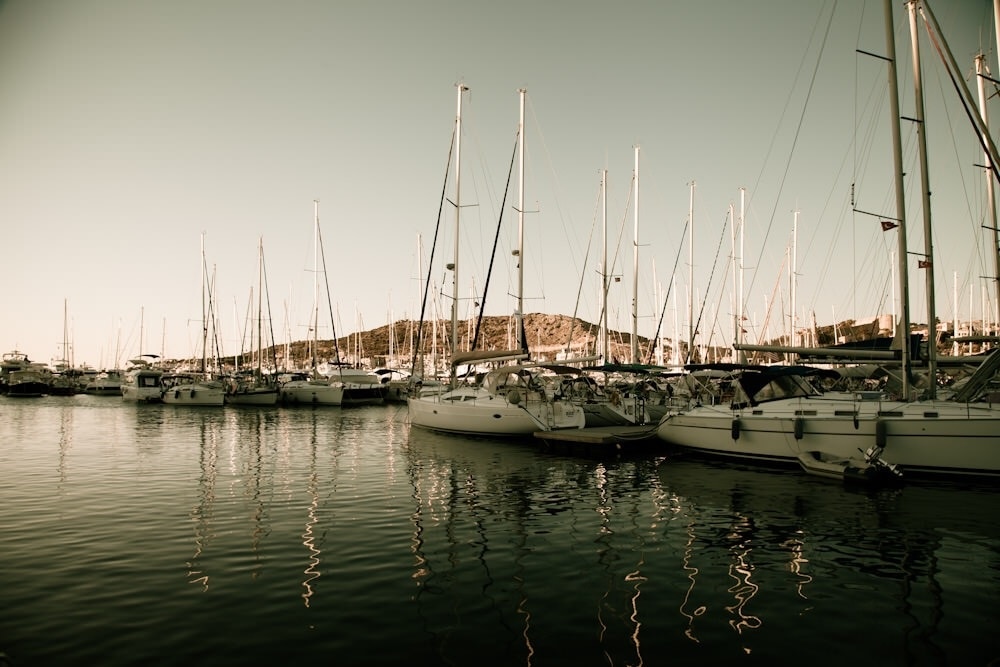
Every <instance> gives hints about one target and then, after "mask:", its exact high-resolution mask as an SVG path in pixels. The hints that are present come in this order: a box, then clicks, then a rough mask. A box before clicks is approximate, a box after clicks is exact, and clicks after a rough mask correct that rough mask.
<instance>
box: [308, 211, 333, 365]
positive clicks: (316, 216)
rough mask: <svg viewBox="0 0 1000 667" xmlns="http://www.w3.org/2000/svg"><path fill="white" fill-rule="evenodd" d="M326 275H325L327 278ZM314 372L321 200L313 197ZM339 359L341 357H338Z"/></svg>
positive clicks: (316, 351)
mask: <svg viewBox="0 0 1000 667" xmlns="http://www.w3.org/2000/svg"><path fill="white" fill-rule="evenodd" d="M325 277H326V276H324V278H325ZM312 334H313V335H312V374H313V376H315V375H316V373H317V371H316V367H317V359H316V355H317V354H319V200H318V199H313V320H312ZM338 361H339V359H338Z"/></svg>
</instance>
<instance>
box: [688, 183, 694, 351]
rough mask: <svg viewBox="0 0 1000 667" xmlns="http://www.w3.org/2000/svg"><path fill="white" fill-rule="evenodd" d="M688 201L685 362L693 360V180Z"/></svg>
mask: <svg viewBox="0 0 1000 667" xmlns="http://www.w3.org/2000/svg"><path fill="white" fill-rule="evenodd" d="M689 185H690V190H691V192H690V195H689V202H688V349H687V362H688V363H690V362H692V361H694V181H691V183H690V184H689Z"/></svg>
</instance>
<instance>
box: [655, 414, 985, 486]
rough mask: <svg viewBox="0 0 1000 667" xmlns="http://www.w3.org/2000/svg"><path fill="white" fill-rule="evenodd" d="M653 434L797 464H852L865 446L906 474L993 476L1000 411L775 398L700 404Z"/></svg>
mask: <svg viewBox="0 0 1000 667" xmlns="http://www.w3.org/2000/svg"><path fill="white" fill-rule="evenodd" d="M657 435H658V437H659V438H660V439H661V440H663V441H665V442H667V443H669V444H672V445H675V446H677V447H681V448H685V449H691V450H697V451H700V452H704V453H709V454H715V455H721V456H726V457H731V458H741V459H752V460H757V461H773V462H789V463H798V462H801V461H802V460H803V458H802V457H804V456H806V457H808V456H813V455H814V454H816V453H822V455H823V456H825V457H828V458H829V457H835V458H843V459H845V460H846V459H852V458H853V459H858V458H860V457H861V456H862V453H863V452H865V451H866V450H868V449H869V448H870V447H873V446H880V447H884V451H883V452H882V457H883V458H884V459H885V461H887V462H889V463H892V464H894V465H896V466H898V467H900V468H901V469H902V470H903V471H904V472H907V473H910V472H912V473H921V474H936V475H937V474H948V475H956V474H958V475H961V474H965V475H1000V408H993V407H990V406H988V405H986V404H964V403H953V402H949V401H916V402H911V403H899V402H883V401H850V400H837V399H831V398H809V399H789V400H779V401H774V402H770V403H765V404H761V405H758V406H756V407H754V408H752V409H750V408H747V409H743V410H731V409H729V407H728V406H724V405H716V406H708V405H702V406H698V407H694V408H691V409H689V410H686V411H683V412H677V413H672V414H668V415H667V416H666V417H664V418H663V420H662V421H661V422H660V424H659V426H658V427H657Z"/></svg>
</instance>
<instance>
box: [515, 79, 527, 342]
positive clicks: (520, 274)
mask: <svg viewBox="0 0 1000 667" xmlns="http://www.w3.org/2000/svg"><path fill="white" fill-rule="evenodd" d="M527 92H528V91H527V90H525V89H524V88H519V89H518V91H517V93H518V99H519V105H518V106H519V108H520V116H519V120H518V125H517V143H518V148H517V160H518V177H517V188H518V203H517V334H516V339H517V349H519V350H524V349H526V348H527V346H528V342H527V341H525V340H521V331H522V329H523V328H524V327H523V326H522V320H521V318H522V317H524V95H525V93H527Z"/></svg>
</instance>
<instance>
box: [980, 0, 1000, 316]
mask: <svg viewBox="0 0 1000 667" xmlns="http://www.w3.org/2000/svg"><path fill="white" fill-rule="evenodd" d="M994 3H995V10H996V16H995V18H996V20H997V21H998V22H1000V0H994ZM997 39H1000V35H998V36H997ZM985 77H986V56H984V55H983V54H982V53H980V54H979V55H977V56H976V80H977V81H978V89H979V114H980V116H981V117H982V119H983V125H985V126H986V127H989V117H988V114H987V111H986V109H987V107H986V78H985ZM983 163H984V164H985V165H986V201H987V212H988V213H989V216H990V230H991V231H992V237H993V285H994V288H993V289H994V292H995V294H994V296H995V297H996V299H997V301H996V304H995V305H996V310H995V312H996V313H997V314H998V315H1000V236H998V230H997V205H996V191H995V189H994V186H993V174H992V173H990V170H989V169H990V152H989V151H983Z"/></svg>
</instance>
